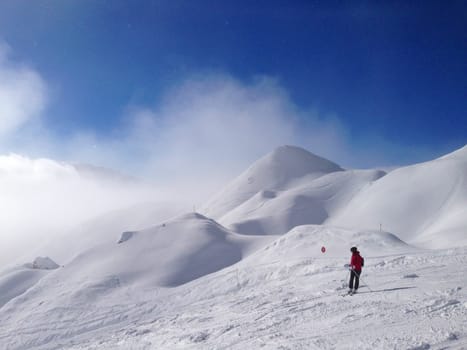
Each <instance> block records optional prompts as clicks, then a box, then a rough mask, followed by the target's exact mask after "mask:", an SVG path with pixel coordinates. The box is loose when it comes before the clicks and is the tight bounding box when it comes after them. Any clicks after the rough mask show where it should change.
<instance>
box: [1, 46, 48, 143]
mask: <svg viewBox="0 0 467 350" xmlns="http://www.w3.org/2000/svg"><path fill="white" fill-rule="evenodd" d="M9 53H10V49H9V47H8V46H7V45H6V44H5V43H2V42H0V137H3V138H4V137H7V136H9V135H11V134H12V133H14V132H15V131H17V130H18V129H19V128H20V127H22V126H23V125H25V124H26V123H28V122H29V121H31V120H33V119H34V118H37V117H38V116H39V115H40V113H41V112H42V110H43V109H44V107H45V105H46V101H47V87H46V84H45V82H44V80H43V79H42V77H41V76H40V75H39V74H38V73H37V72H36V71H35V70H33V69H32V68H30V67H27V66H25V65H18V64H14V63H13V62H11V60H9Z"/></svg>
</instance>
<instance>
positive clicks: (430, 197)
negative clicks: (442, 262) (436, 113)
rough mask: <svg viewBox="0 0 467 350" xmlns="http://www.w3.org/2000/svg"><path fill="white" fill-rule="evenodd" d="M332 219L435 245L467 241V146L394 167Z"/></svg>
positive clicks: (466, 242)
mask: <svg viewBox="0 0 467 350" xmlns="http://www.w3.org/2000/svg"><path fill="white" fill-rule="evenodd" d="M328 223H331V224H338V225H343V226H346V227H352V228H357V227H358V228H368V229H377V228H378V227H379V226H380V224H381V225H382V227H383V229H384V230H387V231H390V232H392V233H395V234H396V235H398V236H399V237H400V238H402V239H403V240H405V241H407V242H411V243H415V244H418V245H423V246H426V247H430V248H442V247H455V246H459V245H467V230H466V228H467V146H466V147H464V148H462V149H460V150H458V151H456V152H453V153H451V154H448V155H446V156H444V157H441V158H439V159H435V160H432V161H429V162H426V163H421V164H415V165H412V166H408V167H403V168H399V169H396V170H394V171H392V172H390V173H389V174H388V175H387V176H385V177H383V178H381V179H380V180H378V181H376V182H374V183H373V184H372V186H369V187H367V188H365V189H364V190H363V191H361V192H359V193H358V195H356V196H355V197H354V198H353V200H352V202H351V203H349V205H348V206H347V207H346V208H345V210H343V211H342V212H340V213H338V215H336V216H334V217H332V218H330V219H329V220H328Z"/></svg>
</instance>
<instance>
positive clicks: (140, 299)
mask: <svg viewBox="0 0 467 350" xmlns="http://www.w3.org/2000/svg"><path fill="white" fill-rule="evenodd" d="M466 164H467V147H465V148H463V149H461V150H459V151H456V152H454V153H452V154H450V155H447V156H445V157H441V158H439V159H436V160H433V161H431V162H426V163H422V164H416V165H413V166H409V167H404V168H399V169H396V170H393V171H391V172H390V173H388V174H386V173H384V172H382V171H378V170H344V169H342V168H340V167H339V166H337V165H335V164H334V163H332V162H329V161H327V160H324V159H323V158H320V157H317V156H314V155H312V154H310V153H309V152H307V151H305V150H302V149H299V148H296V147H291V146H285V147H281V148H279V149H278V150H275V151H273V152H272V153H271V154H269V155H267V156H266V157H264V158H262V159H260V160H259V161H258V162H257V163H255V164H253V165H252V166H251V167H250V168H249V169H248V170H247V171H246V172H245V173H243V174H242V175H240V177H239V178H237V179H236V180H234V181H233V182H232V183H231V184H230V185H228V186H227V187H226V189H225V190H224V191H221V192H220V193H219V194H218V195H216V196H214V198H213V199H212V200H210V201H208V202H207V204H206V205H205V206H204V207H203V209H202V214H199V213H188V214H183V215H178V216H175V217H173V218H171V219H169V218H168V217H167V218H164V219H161V217H162V216H164V214H157V213H158V211H156V215H155V216H154V220H151V215H149V217H147V216H146V214H144V215H142V217H144V219H143V218H135V217H134V216H133V215H131V217H132V218H131V219H130V218H129V219H128V220H125V219H124V218H122V216H123V217H124V216H125V211H120V212H118V213H113V214H109V216H107V217H105V218H102V217H101V218H99V219H97V220H96V221H93V222H89V223H88V224H86V225H85V226H84V228H79V229H77V231H76V232H74V233H73V234H71V236H70V237H71V243H70V245H69V246H66V247H71V246H72V245H73V242H75V240H80V239H81V238H82V239H83V241H84V243H83V244H81V245H79V248H75V249H72V248H70V254H69V256H68V257H66V256H65V255H64V254H63V255H62V259H60V260H57V262H58V263H59V264H60V265H63V266H61V267H59V268H56V269H54V270H42V269H32V268H30V267H31V266H29V265H28V264H26V265H18V266H16V267H13V268H8V269H5V270H4V271H3V272H0V348H1V349H7V350H26V349H37V350H39V349H47V350H52V349H70V350H78V349H80V350H83V349H122V350H123V349H242V350H243V349H260V348H261V349H357V348H358V349H413V350H414V349H467V235H466V232H465V230H464V228H465V227H467V213H466V212H465V210H466V209H465V208H466V204H467V203H466V199H467V187H466V184H467V181H466V180H467V179H466V177H467V165H466ZM130 212H131V211H129V212H127V213H130ZM149 212H150V211H145V213H149ZM119 217H120V218H122V219H121V221H119V220H117V218H119ZM114 220H116V221H118V222H117V223H115V222H114ZM153 221H157V222H153ZM143 222H146V223H148V228H143V229H142V228H141V226H140V225H141V224H143ZM380 224H382V227H381V226H380ZM132 225H134V227H131V226H132ZM98 232H102V235H99V234H97V233H98ZM85 233H86V234H85ZM57 246H62V242H61V243H60V244H58V245H57ZM351 246H357V247H358V248H359V250H360V251H361V254H362V255H363V256H364V257H365V267H364V269H363V274H362V280H361V287H360V289H359V292H358V293H357V294H356V295H354V296H343V295H344V294H345V292H346V290H347V282H348V274H349V273H348V271H347V270H346V269H345V268H344V264H347V263H348V262H349V259H350V252H349V248H350V247H351ZM52 247H53V245H44V246H42V247H41V249H44V250H47V249H48V248H50V249H52ZM321 247H325V248H326V251H325V253H322V251H321ZM428 247H429V248H430V249H428ZM75 252H76V253H77V255H76V254H75ZM43 254H47V255H49V256H52V257H54V256H53V255H51V254H49V253H47V252H44V253H43ZM46 265H47V264H46Z"/></svg>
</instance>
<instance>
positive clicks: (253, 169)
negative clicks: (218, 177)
mask: <svg viewBox="0 0 467 350" xmlns="http://www.w3.org/2000/svg"><path fill="white" fill-rule="evenodd" d="M341 170H342V169H341V168H340V167H339V166H338V165H337V164H334V163H332V162H331V161H329V160H327V159H324V158H321V157H318V156H316V155H314V154H312V153H310V152H308V151H306V150H304V149H302V148H299V147H294V146H282V147H279V148H277V149H276V150H274V151H273V152H271V153H269V154H267V155H266V156H264V157H263V158H261V159H259V160H258V161H256V162H255V163H254V164H253V165H252V166H250V167H249V168H248V169H247V170H246V171H245V172H244V173H242V174H241V175H240V176H239V177H237V178H236V179H235V180H234V181H233V182H231V183H230V184H229V185H228V186H227V187H226V188H225V189H224V190H223V191H222V192H221V193H219V194H218V195H216V196H215V197H213V198H212V199H211V200H210V201H209V202H208V203H207V204H206V205H205V206H204V207H203V208H202V209H201V212H202V213H203V214H205V215H206V216H208V217H212V218H214V219H216V220H218V219H220V218H221V217H222V216H223V215H225V214H226V213H228V212H229V211H231V210H232V209H234V208H236V207H237V206H239V205H241V204H242V203H244V202H245V201H247V200H248V199H250V198H251V197H253V196H254V195H256V194H257V193H260V192H262V191H278V190H285V189H288V188H291V187H294V186H296V185H299V184H300V183H301V182H303V181H305V180H310V179H315V178H318V177H320V176H322V175H325V174H329V173H332V172H335V171H341Z"/></svg>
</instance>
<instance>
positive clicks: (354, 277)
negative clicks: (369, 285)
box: [349, 270, 362, 289]
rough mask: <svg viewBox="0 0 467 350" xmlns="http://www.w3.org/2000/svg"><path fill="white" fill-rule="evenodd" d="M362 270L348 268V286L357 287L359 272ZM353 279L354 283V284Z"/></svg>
mask: <svg viewBox="0 0 467 350" xmlns="http://www.w3.org/2000/svg"><path fill="white" fill-rule="evenodd" d="M361 273H362V271H356V270H350V281H349V288H350V289H354V288H355V289H358V284H359V282H360V274H361ZM354 280H355V284H354Z"/></svg>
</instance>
